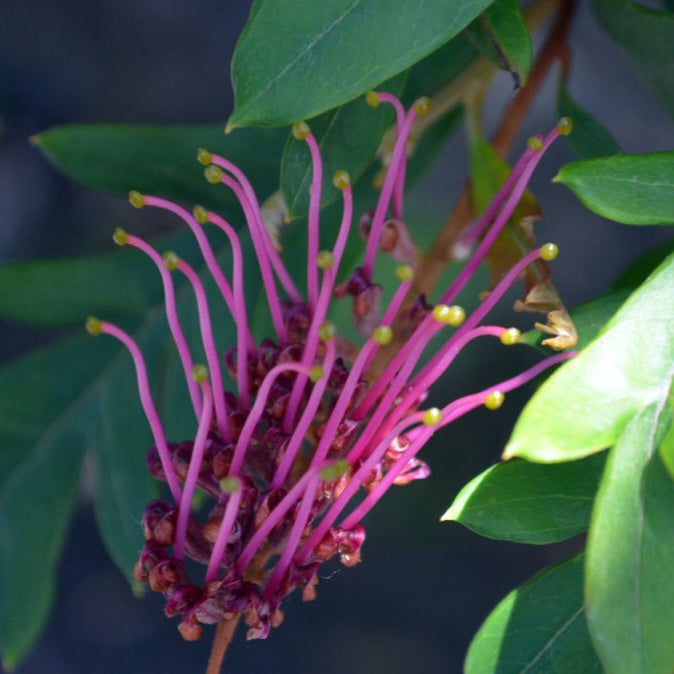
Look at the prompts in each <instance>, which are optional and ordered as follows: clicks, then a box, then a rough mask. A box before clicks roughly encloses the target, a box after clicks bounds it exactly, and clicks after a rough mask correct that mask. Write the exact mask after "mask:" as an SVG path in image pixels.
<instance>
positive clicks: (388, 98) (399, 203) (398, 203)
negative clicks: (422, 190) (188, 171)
mask: <svg viewBox="0 0 674 674" xmlns="http://www.w3.org/2000/svg"><path fill="white" fill-rule="evenodd" d="M377 95H378V96H379V100H380V101H383V102H384V103H389V104H390V105H392V106H393V107H394V108H395V111H396V133H397V134H398V135H399V134H400V133H401V132H402V129H403V125H404V123H405V108H404V107H403V104H402V103H401V102H400V101H399V100H398V98H396V97H395V96H394V95H393V94H388V93H386V92H385V91H382V92H377ZM406 155H407V153H405V157H403V159H402V161H401V162H400V168H399V169H398V174H397V176H396V182H395V188H394V190H393V217H394V218H402V217H403V192H404V189H405V173H406V168H407V156H406Z"/></svg>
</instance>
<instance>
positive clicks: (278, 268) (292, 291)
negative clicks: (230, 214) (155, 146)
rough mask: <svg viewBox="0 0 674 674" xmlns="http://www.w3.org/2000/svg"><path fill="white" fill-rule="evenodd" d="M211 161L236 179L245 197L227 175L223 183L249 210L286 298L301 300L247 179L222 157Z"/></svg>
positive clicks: (239, 170)
mask: <svg viewBox="0 0 674 674" xmlns="http://www.w3.org/2000/svg"><path fill="white" fill-rule="evenodd" d="M211 161H212V162H213V163H214V164H215V165H216V166H220V167H221V168H224V169H226V170H227V171H229V172H230V173H231V174H232V175H233V176H234V178H235V179H236V180H235V181H234V182H235V183H237V187H240V188H241V189H243V195H245V196H241V191H240V189H236V188H235V187H234V185H232V184H231V183H230V182H229V176H227V175H225V176H223V183H225V184H226V185H228V186H229V187H231V188H232V189H233V190H234V193H235V194H236V196H237V198H238V199H239V201H240V202H241V205H242V206H243V208H244V211H245V210H246V204H247V205H248V206H249V207H250V208H251V212H252V215H253V219H252V222H253V223H255V224H256V225H257V228H258V231H259V234H260V237H261V239H260V240H261V243H262V245H263V250H264V251H265V253H266V254H267V257H268V259H269V260H270V262H271V264H272V266H273V267H274V271H275V272H276V274H277V276H278V278H279V281H281V285H282V286H283V287H284V289H285V291H286V293H287V294H288V297H290V299H292V300H293V301H295V302H299V301H300V299H301V297H300V294H299V292H297V288H296V287H295V284H294V283H293V281H292V279H291V278H290V275H289V274H288V270H287V269H286V268H285V265H284V264H283V262H282V261H281V258H280V257H279V255H278V253H277V252H276V249H275V248H274V244H273V243H272V241H271V239H270V237H269V234H268V232H267V228H266V226H265V224H264V220H263V218H262V212H261V211H260V204H259V203H258V200H257V196H256V195H255V191H254V190H253V188H252V186H251V184H250V182H249V181H248V178H246V176H245V175H244V173H243V171H241V169H239V168H238V167H237V166H235V165H234V164H233V163H232V162H230V161H228V160H227V159H225V158H224V157H221V156H220V155H217V154H213V155H211ZM224 178H227V179H228V180H227V181H225V180H224ZM246 217H247V216H246Z"/></svg>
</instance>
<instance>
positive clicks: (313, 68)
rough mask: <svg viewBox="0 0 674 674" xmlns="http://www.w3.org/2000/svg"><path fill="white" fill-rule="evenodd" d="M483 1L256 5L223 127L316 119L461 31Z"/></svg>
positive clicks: (274, 0)
mask: <svg viewBox="0 0 674 674" xmlns="http://www.w3.org/2000/svg"><path fill="white" fill-rule="evenodd" d="M489 4H490V2H489V0H457V1H456V2H452V3H446V2H433V3H425V4H424V7H423V11H420V10H419V4H418V3H416V2H410V1H409V0H389V1H388V2H384V1H382V0H326V1H325V2H317V3H311V4H310V5H305V6H304V7H303V11H301V12H299V11H297V3H296V2H294V1H293V0H256V2H255V3H254V5H253V8H252V10H251V13H250V17H249V19H248V23H247V24H246V26H245V28H244V30H243V33H242V34H241V37H240V38H239V42H238V43H237V46H236V50H235V52H234V57H233V59H232V82H233V84H234V95H235V108H234V113H233V114H232V116H231V118H230V120H229V125H232V126H251V125H255V124H262V125H282V124H288V123H291V122H295V121H297V120H301V119H308V118H310V117H314V116H316V115H318V114H320V113H322V112H325V111H327V110H330V109H331V108H334V107H336V106H338V105H341V104H343V103H346V102H347V101H350V100H352V99H353V98H355V97H356V96H359V95H360V94H363V93H365V92H366V91H367V90H368V89H372V88H374V87H376V86H377V85H379V84H381V82H383V81H385V80H387V79H389V78H390V77H393V76H394V75H396V74H398V73H400V72H402V71H403V70H405V69H406V68H408V67H409V66H411V65H412V64H414V63H416V62H417V61H420V60H421V59H423V58H424V57H425V56H427V55H428V54H430V53H431V52H432V51H434V50H435V49H437V48H438V47H440V46H441V45H443V44H444V43H445V42H447V41H448V40H450V39H451V38H452V37H454V36H455V35H456V34H457V33H458V32H459V31H460V30H462V29H463V28H465V26H467V25H468V23H470V22H471V21H472V20H473V19H474V18H475V17H476V16H477V15H478V14H479V13H480V12H481V11H482V10H483V9H484V8H485V7H487V6H488V5H489Z"/></svg>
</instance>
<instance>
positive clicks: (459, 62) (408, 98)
mask: <svg viewBox="0 0 674 674" xmlns="http://www.w3.org/2000/svg"><path fill="white" fill-rule="evenodd" d="M479 58H480V52H479V51H478V50H477V49H476V48H475V46H474V45H473V43H472V42H471V41H470V40H469V39H468V36H467V35H466V32H465V31H463V32H461V33H459V34H458V35H456V36H455V37H453V38H452V39H451V40H450V41H449V42H447V43H446V44H444V45H443V46H442V47H440V48H439V49H436V50H435V51H434V52H433V53H432V54H430V55H429V56H427V57H426V58H425V59H423V60H421V61H419V62H418V63H415V64H414V65H413V66H412V67H411V68H410V69H409V74H408V76H407V84H406V85H405V91H404V92H403V97H402V100H403V102H404V103H405V104H406V105H411V104H412V102H413V101H415V100H416V99H417V98H419V97H420V96H432V95H433V94H435V93H436V92H437V91H439V90H440V89H441V88H443V87H445V86H446V85H448V84H449V83H450V82H452V81H454V80H455V79H457V78H458V77H459V76H460V75H461V74H462V73H463V72H464V71H465V70H467V69H468V68H469V66H471V65H472V64H473V63H474V62H475V61H476V60H477V59H479Z"/></svg>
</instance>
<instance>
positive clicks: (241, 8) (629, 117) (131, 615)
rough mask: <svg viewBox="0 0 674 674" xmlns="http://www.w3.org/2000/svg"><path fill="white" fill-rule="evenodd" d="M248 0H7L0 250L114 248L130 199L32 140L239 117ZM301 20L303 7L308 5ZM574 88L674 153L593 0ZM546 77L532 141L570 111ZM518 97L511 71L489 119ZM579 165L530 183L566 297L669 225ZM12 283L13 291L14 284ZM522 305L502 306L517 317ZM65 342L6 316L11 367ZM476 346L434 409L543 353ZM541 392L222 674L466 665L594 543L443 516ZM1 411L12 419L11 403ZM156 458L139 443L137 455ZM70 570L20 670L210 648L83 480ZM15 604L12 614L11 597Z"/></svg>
mask: <svg viewBox="0 0 674 674" xmlns="http://www.w3.org/2000/svg"><path fill="white" fill-rule="evenodd" d="M248 8H249V3H248V2H236V1H229V2H228V1H225V0H220V1H219V2H215V1H214V0H193V1H192V2H189V3H188V2H184V1H183V2H180V1H179V0H164V1H163V2H161V3H160V2H157V1H156V0H115V1H114V2H113V1H112V0H97V1H94V2H91V1H89V2H84V1H81V2H78V1H76V0H62V1H61V2H59V1H54V0H24V1H23V2H21V3H8V2H4V3H1V4H0V257H1V258H2V259H3V260H14V259H22V258H29V257H47V256H58V255H73V254H78V253H87V252H93V251H100V250H108V249H110V238H109V237H110V232H111V231H112V230H113V229H114V227H115V226H117V225H122V226H123V225H124V220H125V217H127V215H128V205H127V203H126V200H125V199H124V198H121V197H111V196H109V195H104V194H99V193H95V192H93V191H89V190H86V189H83V188H80V187H78V186H77V185H74V184H72V183H71V182H69V181H68V180H67V179H64V178H62V177H60V176H59V175H58V174H57V173H56V172H55V171H54V170H53V169H52V168H51V167H50V166H49V165H48V164H47V163H46V161H45V160H44V159H43V158H42V157H41V156H40V154H39V153H38V152H37V151H36V150H35V149H34V148H32V147H31V146H30V145H29V143H28V137H29V136H30V135H31V134H34V133H37V132H39V131H42V130H44V129H46V128H48V127H50V126H53V125H55V124H62V123H73V122H110V121H122V122H141V121H142V122H152V123H187V122H196V123H198V122H210V121H214V120H223V121H224V120H225V119H226V117H227V115H228V113H229V111H230V110H231V107H232V93H231V86H230V82H229V61H230V59H231V54H232V51H233V48H234V43H235V40H236V37H237V35H238V34H239V32H240V30H241V28H242V27H243V24H244V22H245V19H246V15H247V11H248ZM298 11H301V3H298ZM571 44H572V47H573V51H574V57H573V69H572V77H571V80H570V89H571V92H572V93H573V94H574V96H575V97H576V98H577V99H578V100H579V101H580V102H581V103H582V104H583V105H584V106H585V107H587V108H588V109H589V110H591V111H592V112H593V113H595V114H596V115H597V116H598V117H599V118H600V119H602V120H603V121H604V123H605V124H606V125H607V126H608V127H609V129H610V130H611V131H612V132H613V133H614V135H615V136H616V138H617V140H618V141H619V143H620V144H621V145H622V147H623V148H624V150H625V151H626V152H649V151H657V150H663V149H671V147H672V146H674V128H673V126H672V124H671V121H670V120H669V119H668V118H667V116H666V115H665V113H664V112H663V111H662V110H661V109H660V108H659V106H658V104H657V102H656V100H655V99H654V97H653V96H652V95H651V94H650V92H648V91H647V90H645V89H644V88H643V87H642V85H641V84H640V82H639V81H638V80H637V78H636V76H635V74H634V72H633V70H632V69H631V66H630V65H629V63H628V61H627V60H626V59H625V58H624V57H623V55H622V53H621V52H620V50H619V49H618V48H617V47H616V46H615V45H614V44H613V43H611V42H610V41H609V40H608V38H606V37H605V36H604V35H603V34H602V33H601V31H600V30H599V28H598V26H597V25H596V24H595V21H594V19H593V17H592V15H591V13H590V11H589V9H588V7H587V6H586V5H585V4H583V5H581V8H580V11H579V13H578V16H577V17H576V20H575V25H574V29H573V32H572V35H571ZM554 79H555V78H554V77H551V78H550V80H549V82H548V84H547V85H546V87H545V88H544V90H543V91H542V92H541V94H540V96H539V99H538V103H537V105H536V106H535V107H534V109H533V110H532V112H531V114H530V115H529V118H528V120H527V123H526V125H525V129H523V132H522V137H521V138H520V143H519V146H520V147H521V145H522V142H523V140H524V138H525V137H526V136H528V135H530V134H532V133H534V132H539V131H547V130H548V129H549V128H550V127H551V126H552V124H554V122H555V121H556V111H555V103H554V93H555V82H554ZM511 93H512V82H511V80H510V79H509V77H508V76H507V75H501V76H500V77H499V78H497V85H496V87H495V91H494V93H493V95H491V96H490V99H489V106H488V108H489V110H488V115H487V117H488V119H487V120H486V124H487V127H488V128H489V127H490V125H493V123H494V120H495V119H496V118H497V117H498V115H499V114H500V112H501V110H502V108H503V105H504V103H505V102H507V99H508V97H509V96H510V95H511ZM573 158H574V157H573V155H572V153H571V150H570V148H569V147H568V145H566V144H565V143H564V142H563V141H562V142H558V143H557V144H556V145H555V146H554V148H553V150H552V151H551V152H550V153H549V155H547V156H546V158H545V159H544V160H543V161H542V163H541V166H540V168H539V170H538V172H537V175H536V177H535V179H534V182H533V190H534V192H535V194H536V195H537V197H538V199H539V201H540V203H541V205H542V207H543V209H544V212H545V219H544V221H543V223H541V225H539V228H538V230H537V232H538V239H539V241H541V242H542V241H545V240H548V239H553V240H555V241H556V242H558V243H560V247H561V250H562V255H561V256H560V260H559V263H556V264H555V269H554V273H555V279H556V282H557V285H558V287H559V289H560V292H561V294H562V296H563V297H564V298H565V300H566V301H567V304H568V306H571V307H573V306H575V305H577V304H579V303H581V302H583V301H585V300H588V299H591V298H592V297H595V296H596V295H598V294H600V293H602V292H605V291H607V290H608V289H609V288H610V286H611V283H612V281H613V279H614V278H615V277H616V275H617V274H618V273H619V272H620V271H621V270H622V269H623V268H624V266H625V265H626V264H628V263H629V262H630V261H633V260H635V259H637V258H638V257H639V256H640V255H641V254H643V253H644V252H646V251H647V250H649V249H650V248H651V247H652V246H653V245H654V244H656V243H657V242H658V241H662V240H663V239H664V235H665V233H664V232H663V231H662V230H659V229H658V228H630V227H625V226H621V225H617V224H615V223H610V222H607V221H604V220H602V219H600V218H598V217H594V216H592V215H590V214H589V213H587V212H586V211H585V210H584V209H583V208H582V207H581V206H580V205H579V204H578V203H577V202H575V200H574V199H573V198H572V197H571V195H570V193H569V192H568V191H567V190H566V189H565V188H564V187H562V186H559V185H552V184H551V183H550V179H551V178H552V176H553V175H554V174H555V173H556V171H557V169H558V168H559V166H561V165H562V164H564V163H566V162H567V161H570V160H572V159H573ZM465 172H466V169H465V150H464V145H463V140H462V138H461V134H460V133H459V134H457V137H456V138H455V139H454V140H453V141H452V143H451V144H450V145H449V146H448V148H447V150H446V151H445V152H444V154H443V158H442V160H441V163H440V164H439V165H438V167H437V168H436V169H435V170H434V171H433V173H432V175H430V176H429V178H428V180H426V181H425V182H424V183H423V184H422V185H420V186H418V188H416V190H415V192H414V194H413V195H412V201H411V202H410V205H409V207H408V208H409V212H414V209H415V204H416V208H417V209H418V210H419V212H422V213H423V217H424V219H428V218H430V217H435V218H437V221H438V223H439V222H440V221H441V218H442V216H443V215H444V214H446V213H447V212H448V210H449V209H450V207H451V204H452V202H453V198H454V195H455V194H456V192H457V189H458V187H459V185H460V184H461V182H462V180H463V178H464V176H465ZM0 291H1V289H0ZM509 315H510V310H509V306H507V305H505V304H504V305H503V307H502V309H501V317H502V320H503V321H504V322H505V323H506V324H507V323H508V322H509V319H508V316H509ZM50 337H51V335H50V333H49V332H48V331H44V330H42V331H30V332H28V331H26V330H23V329H21V328H20V327H19V326H16V325H12V324H8V323H4V322H0V356H1V357H2V359H3V360H7V359H9V358H12V357H14V356H16V355H18V354H20V353H22V352H24V351H25V350H26V349H27V348H29V347H30V346H33V345H37V344H40V343H42V342H44V341H46V340H48V339H49V338H50ZM476 353H478V352H474V351H471V352H469V353H467V354H466V355H465V357H462V359H461V361H460V362H459V363H457V366H456V367H455V368H453V370H452V372H451V374H450V375H449V376H448V377H447V381H446V390H444V391H437V392H436V393H435V394H434V395H435V397H436V399H437V401H438V402H440V401H442V400H448V399H450V396H452V395H457V394H458V393H460V392H465V391H466V389H465V388H462V386H463V387H465V386H466V384H464V383H463V382H465V381H466V380H467V382H468V383H467V385H468V386H469V387H470V388H469V390H476V389H478V388H480V387H481V386H486V385H488V384H489V383H491V382H494V381H497V380H498V379H499V378H502V377H504V376H508V375H510V374H512V373H513V372H514V371H517V369H518V368H521V367H524V366H525V365H526V364H529V363H531V362H532V355H531V354H528V353H526V352H524V351H523V350H519V351H518V350H514V351H513V352H512V355H511V352H508V353H509V359H508V361H507V362H504V360H503V359H499V360H496V359H495V358H494V357H493V356H495V355H496V353H497V352H496V351H493V352H489V351H487V352H485V351H480V352H479V357H476ZM526 396H527V393H526V392H518V393H515V394H512V395H510V396H509V399H508V402H507V404H506V406H505V409H504V410H502V411H501V412H499V413H498V414H494V413H488V412H486V411H476V412H475V413H474V414H472V415H471V416H470V418H468V419H464V420H461V421H459V422H457V423H456V424H453V425H452V426H451V427H449V428H448V429H445V430H444V431H443V432H442V433H439V435H438V437H437V439H436V440H435V442H434V444H433V445H431V446H429V447H428V448H427V449H426V450H425V452H424V457H425V458H426V459H427V460H428V461H429V463H430V464H431V466H432V468H433V475H432V476H431V478H429V479H428V480H426V481H425V482H419V483H415V484H412V485H411V486H409V487H407V488H405V489H398V488H394V489H392V490H391V492H390V493H389V494H388V495H387V498H386V499H384V502H383V503H382V504H381V505H380V507H379V508H378V509H377V510H375V511H374V512H373V513H372V514H371V515H370V516H369V517H368V519H367V522H366V523H367V525H368V540H367V542H366V544H365V548H364V554H363V562H362V563H361V564H360V565H359V566H357V567H355V568H353V569H343V568H341V567H339V566H334V567H331V568H328V569H324V570H323V572H322V578H321V582H320V584H319V586H318V592H319V597H318V600H317V601H316V602H313V603H311V604H306V605H302V604H301V602H300V600H299V598H298V597H297V596H294V595H293V596H292V597H291V598H290V599H289V600H288V601H287V602H286V604H285V609H286V621H285V623H284V625H283V626H282V627H281V628H280V629H278V630H275V631H273V632H272V634H271V636H270V637H269V639H268V640H267V641H265V642H260V641H258V642H253V643H250V644H246V643H245V640H244V638H243V631H242V632H240V633H239V634H238V635H237V638H236V640H235V642H234V644H233V646H232V648H231V650H230V653H229V655H228V660H227V663H226V667H225V671H226V672H229V673H232V674H234V673H236V672H244V671H245V672H261V673H264V672H271V671H274V672H278V673H283V672H295V673H298V674H301V673H304V672H314V671H317V670H319V669H320V671H323V672H325V673H326V674H337V672H340V673H341V672H345V671H346V672H350V673H351V674H361V673H362V674H365V673H366V672H367V673H373V674H376V673H384V672H385V673H387V674H397V673H400V674H405V673H408V672H422V671H424V672H425V671H428V672H436V671H437V672H439V671H442V672H458V671H460V668H461V662H462V658H463V656H464V654H465V651H466V648H467V646H468V643H469V641H470V638H471V636H472V634H473V633H474V632H475V630H476V629H477V627H478V626H479V625H480V623H481V621H482V620H483V619H484V617H485V616H486V615H487V614H488V612H489V611H490V609H491V608H492V607H493V606H494V605H495V604H496V602H497V601H498V600H499V599H500V598H502V597H503V596H504V595H505V594H506V593H507V592H508V591H509V590H510V589H512V588H514V587H515V586H516V585H518V584H519V583H521V582H522V581H524V580H525V579H526V578H528V577H529V576H531V575H532V574H533V573H535V572H536V571H537V570H538V569H540V568H542V567H544V566H545V565H547V564H550V563H552V562H554V561H557V560H560V559H564V558H565V557H567V556H569V555H570V554H573V553H574V552H575V551H576V550H578V549H579V548H580V546H581V544H582V542H581V541H578V540H576V541H572V542H569V543H565V544H561V545H557V546H548V547H538V548H537V547H530V546H521V545H514V544H506V543H499V542H493V541H488V540H485V539H482V538H480V537H478V536H476V535H474V534H472V533H471V532H469V531H467V530H465V529H463V528H462V527H460V526H459V525H450V524H447V523H443V524H440V523H439V522H438V518H439V516H440V515H441V514H442V513H443V512H444V510H445V509H446V507H447V506H448V505H449V504H450V503H451V501H452V499H453V497H454V495H455V494H456V492H457V491H458V489H459V488H460V487H461V486H462V485H463V484H464V483H465V482H466V481H467V480H468V479H470V478H471V477H472V476H474V475H475V474H477V473H478V472H480V471H481V470H482V469H484V468H485V467H486V466H488V465H490V464H491V463H493V462H494V461H496V460H497V459H498V457H499V454H500V452H501V450H502V447H503V445H504V444H505V441H506V440H507V437H508V433H509V430H510V428H511V427H512V423H513V420H514V418H515V416H516V414H517V412H518V410H519V409H520V408H521V405H522V404H523V402H524V401H525V399H526ZM1 413H2V412H1V411H0V414H1ZM139 451H144V448H139ZM84 482H85V487H84V488H83V492H82V498H81V507H80V508H79V510H78V514H77V516H76V518H75V520H74V523H73V525H72V527H71V529H70V532H69V536H68V541H67V545H66V548H65V551H64V556H63V560H62V563H61V566H60V571H59V581H60V582H59V586H58V590H57V594H56V603H55V608H54V612H53V615H52V618H51V620H50V622H49V625H48V627H47V630H46V632H45V634H44V636H43V637H42V639H41V640H40V642H39V643H38V646H37V648H36V649H35V651H34V652H33V654H32V655H31V656H29V657H28V658H27V659H26V661H25V663H24V664H23V665H22V666H21V667H20V668H19V671H20V672H23V673H25V674H37V673H49V674H60V673H62V672H63V673H72V674H80V673H82V674H84V673H85V672H86V673H89V672H100V673H102V674H107V673H113V672H115V673H117V672H128V674H132V673H134V672H154V671H161V672H197V671H203V669H204V663H205V660H206V657H207V654H208V650H209V646H210V638H209V635H208V633H207V634H206V636H205V637H204V638H203V639H202V641H201V642H199V643H196V644H187V643H185V642H183V641H182V640H181V639H180V637H179V635H178V633H177V631H176V630H175V627H176V621H172V622H171V621H168V620H167V619H165V618H164V617H163V615H162V608H163V603H162V601H161V599H160V598H158V597H152V596H148V597H147V598H145V599H143V600H137V599H135V598H134V597H133V596H132V594H131V592H130V591H129V588H128V585H127V584H126V582H125V580H124V578H123V577H122V575H121V574H120V573H119V572H118V571H117V570H116V569H115V568H114V567H112V566H111V565H110V562H109V561H108V558H107V556H106V553H105V551H104V550H103V548H102V545H101V543H100V541H99V539H98V536H97V533H96V529H95V525H94V520H93V513H92V509H91V506H90V503H89V501H90V498H89V495H88V493H87V486H86V485H87V483H88V482H87V480H85V481H84ZM0 610H2V607H0Z"/></svg>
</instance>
